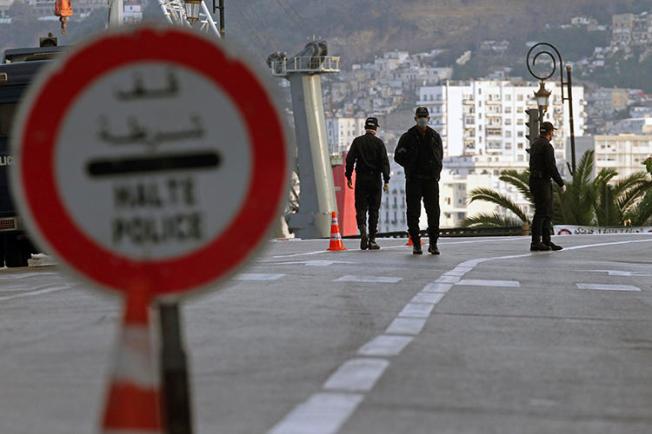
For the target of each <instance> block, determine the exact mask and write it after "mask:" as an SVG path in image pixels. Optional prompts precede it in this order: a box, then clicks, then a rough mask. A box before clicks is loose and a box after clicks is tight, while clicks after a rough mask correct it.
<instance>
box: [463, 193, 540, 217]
mask: <svg viewBox="0 0 652 434" xmlns="http://www.w3.org/2000/svg"><path fill="white" fill-rule="evenodd" d="M477 200H483V201H485V202H490V203H493V204H496V205H498V206H500V207H501V208H505V209H508V210H509V211H511V212H513V213H514V214H515V215H516V217H518V218H519V219H521V220H522V221H524V222H529V219H528V217H527V215H526V214H525V211H523V210H522V209H521V207H520V206H518V205H517V204H516V203H514V201H512V200H511V199H510V198H509V197H507V196H505V195H504V194H502V193H498V192H497V191H495V190H491V189H489V188H476V189H475V190H473V191H471V199H470V200H469V203H471V202H475V201H477Z"/></svg>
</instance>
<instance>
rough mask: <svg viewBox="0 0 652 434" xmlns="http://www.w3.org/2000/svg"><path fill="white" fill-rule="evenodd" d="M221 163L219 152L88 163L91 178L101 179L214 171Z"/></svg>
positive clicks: (104, 160) (102, 160)
mask: <svg viewBox="0 0 652 434" xmlns="http://www.w3.org/2000/svg"><path fill="white" fill-rule="evenodd" d="M221 162H222V159H221V158H220V155H219V154H218V153H217V152H213V151H207V152H197V153H194V154H167V155H157V156H151V157H130V158H121V159H116V160H112V159H101V160H92V161H90V162H89V163H88V166H87V171H88V174H89V175H90V176H92V177H95V178H99V177H105V176H118V175H134V174H140V173H156V172H171V171H175V170H188V169H212V168H216V167H219V165H220V163H221Z"/></svg>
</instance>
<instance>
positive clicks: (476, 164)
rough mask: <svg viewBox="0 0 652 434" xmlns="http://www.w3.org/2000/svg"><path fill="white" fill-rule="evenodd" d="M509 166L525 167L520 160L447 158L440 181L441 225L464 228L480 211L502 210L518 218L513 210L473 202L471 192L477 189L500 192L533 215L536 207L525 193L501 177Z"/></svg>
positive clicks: (501, 211)
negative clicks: (527, 198) (511, 161)
mask: <svg viewBox="0 0 652 434" xmlns="http://www.w3.org/2000/svg"><path fill="white" fill-rule="evenodd" d="M509 169H512V170H516V171H521V170H523V169H524V167H522V166H521V165H519V164H516V163H513V164H511V165H510V164H508V163H505V162H500V161H499V162H494V161H487V160H485V159H478V158H477V157H452V158H447V159H445V160H444V169H443V170H442V174H441V180H440V181H439V197H440V199H439V203H440V207H441V223H440V224H441V226H442V227H460V226H462V223H463V222H464V219H466V218H467V217H473V216H476V215H478V214H480V213H485V214H494V213H498V214H499V215H501V216H503V217H514V216H513V215H512V214H511V213H510V212H507V211H506V210H505V209H503V208H500V207H498V206H496V205H493V204H491V203H489V202H484V201H475V202H470V198H471V193H472V192H473V190H475V189H477V188H488V189H491V190H494V191H499V192H500V193H502V194H504V195H505V196H507V197H509V198H510V199H511V200H512V201H513V202H515V203H516V204H518V205H519V206H520V207H521V209H523V211H525V212H526V213H527V214H528V215H531V214H532V212H533V210H532V209H531V206H530V204H529V202H528V201H527V200H526V199H525V198H524V197H523V195H522V194H521V193H520V192H519V191H518V190H517V189H516V188H514V187H513V186H511V185H510V184H507V183H505V182H502V181H501V180H500V179H499V178H500V175H501V173H502V172H503V171H504V170H509Z"/></svg>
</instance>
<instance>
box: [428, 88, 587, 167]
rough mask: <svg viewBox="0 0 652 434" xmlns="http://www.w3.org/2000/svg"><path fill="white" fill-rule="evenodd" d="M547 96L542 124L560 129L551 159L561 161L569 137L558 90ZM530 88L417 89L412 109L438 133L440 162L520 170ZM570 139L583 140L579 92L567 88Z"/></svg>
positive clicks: (564, 106)
mask: <svg viewBox="0 0 652 434" xmlns="http://www.w3.org/2000/svg"><path fill="white" fill-rule="evenodd" d="M546 87H547V88H548V90H550V91H552V92H553V94H552V96H551V106H550V107H549V108H548V113H547V114H546V117H545V120H549V121H551V122H553V123H554V124H555V125H556V126H561V128H560V131H559V133H560V134H559V135H558V137H557V139H556V140H555V142H554V144H555V148H556V151H557V152H556V154H557V158H559V159H562V160H565V159H566V155H565V154H566V152H565V149H564V143H565V137H568V136H569V135H570V127H569V115H568V110H567V103H566V102H564V103H562V100H561V92H560V87H559V85H558V84H556V83H553V82H551V81H550V82H547V83H546ZM536 89H537V85H536V84H535V83H527V82H519V83H514V82H511V81H490V80H483V81H472V82H465V83H462V82H447V83H446V84H444V85H440V86H428V87H421V88H420V89H419V101H418V105H422V106H425V107H428V109H429V110H430V115H431V125H432V127H433V128H435V129H436V130H438V131H439V133H440V134H441V136H442V140H443V143H444V154H445V155H446V156H479V157H482V158H481V159H485V160H486V161H487V162H492V163H494V162H495V163H505V164H506V165H511V164H513V163H517V164H518V165H519V166H522V167H526V166H527V162H528V154H527V152H526V149H527V148H528V147H529V143H528V139H527V138H526V136H527V134H528V132H527V126H526V125H525V122H526V121H527V115H526V113H525V110H526V109H527V108H529V107H534V106H536V103H535V102H534V98H533V95H534V91H535V90H536ZM573 100H574V104H573V110H574V118H575V135H576V136H582V135H583V134H584V127H585V119H586V115H585V112H584V88H583V87H581V86H574V87H573Z"/></svg>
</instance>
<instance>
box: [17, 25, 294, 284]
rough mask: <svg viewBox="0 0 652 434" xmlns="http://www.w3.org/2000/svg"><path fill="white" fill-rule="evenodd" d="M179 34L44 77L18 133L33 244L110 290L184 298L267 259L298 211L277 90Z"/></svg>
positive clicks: (109, 50)
mask: <svg viewBox="0 0 652 434" xmlns="http://www.w3.org/2000/svg"><path fill="white" fill-rule="evenodd" d="M232 53H233V52H232V51H228V50H227V49H226V48H225V47H224V46H223V45H217V44H216V43H214V42H212V41H210V40H208V39H206V38H205V37H204V36H200V35H198V34H195V33H193V32H189V31H186V30H182V29H179V28H157V27H153V28H152V27H141V28H138V29H133V30H127V31H121V32H114V33H108V34H106V35H104V36H102V37H100V38H98V39H96V40H94V41H91V42H89V43H87V44H84V45H83V46H81V47H79V48H77V49H76V50H74V51H73V52H71V53H70V54H68V55H66V56H65V57H63V58H62V59H61V60H60V61H58V62H57V63H55V64H54V65H53V66H52V67H50V68H48V70H47V71H46V72H45V73H44V74H43V75H42V76H40V77H39V79H38V80H37V82H36V84H35V85H33V87H32V88H31V89H30V91H29V93H28V95H27V98H26V100H25V101H24V102H23V104H22V105H21V108H20V110H19V114H18V117H17V123H16V127H15V128H14V131H13V133H12V148H13V152H14V154H15V155H16V156H17V157H18V161H19V164H17V165H16V166H15V168H14V170H13V171H12V184H13V189H14V198H15V199H16V202H17V204H18V206H19V212H20V214H21V215H22V216H23V218H24V219H25V221H26V225H27V227H28V228H29V229H30V233H31V234H32V236H34V237H35V238H36V240H37V241H38V242H40V243H41V245H43V246H44V247H47V248H48V250H49V251H50V252H51V253H53V254H55V255H56V256H58V257H59V258H60V259H61V260H62V261H63V262H64V263H65V264H67V265H68V266H69V267H71V268H72V269H73V270H74V271H76V272H77V273H79V274H81V275H82V276H84V277H86V278H87V279H90V280H91V281H93V282H95V283H97V284H99V285H100V286H102V287H106V288H111V289H114V290H117V291H120V292H123V293H130V292H133V291H140V292H146V293H148V294H150V295H151V296H160V295H180V294H182V293H185V292H187V291H189V290H192V289H195V288H198V287H203V286H207V285H210V284H213V283H215V282H216V281H217V280H219V279H221V278H224V277H226V276H228V275H229V274H231V273H232V272H234V271H235V269H236V268H237V267H238V266H239V265H242V264H243V263H244V262H245V261H246V260H247V258H249V257H250V256H251V255H252V253H254V251H255V250H256V249H257V247H258V246H259V245H260V243H261V242H262V241H264V240H265V239H266V235H267V233H268V231H269V229H270V227H271V226H272V225H273V224H274V223H275V222H276V221H277V220H278V218H279V216H280V215H281V212H282V207H283V205H284V202H285V198H286V191H287V190H286V183H287V173H288V163H287V161H288V157H287V149H286V138H285V129H284V126H283V121H282V118H281V115H280V113H279V111H278V110H277V108H276V105H275V104H274V101H273V98H272V96H271V93H270V91H269V90H268V88H269V86H267V85H266V84H264V82H265V80H264V79H261V78H260V74H257V73H256V72H255V68H252V67H251V66H250V65H249V64H247V63H246V62H245V61H243V60H241V59H240V58H239V57H236V56H234V55H233V54H232Z"/></svg>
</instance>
